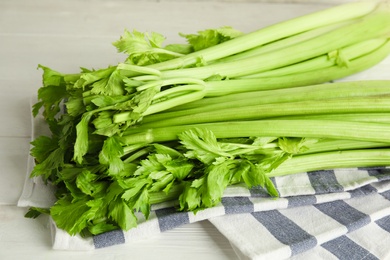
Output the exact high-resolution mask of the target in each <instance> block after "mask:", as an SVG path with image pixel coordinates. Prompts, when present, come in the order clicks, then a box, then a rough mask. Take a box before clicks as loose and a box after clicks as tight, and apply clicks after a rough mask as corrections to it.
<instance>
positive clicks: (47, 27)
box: [0, 0, 329, 260]
mask: <svg viewBox="0 0 390 260" xmlns="http://www.w3.org/2000/svg"><path fill="white" fill-rule="evenodd" d="M328 6H329V5H326V4H280V3H278V4H265V3H259V2H258V3H256V2H255V1H248V2H246V1H238V2H234V1H229V2H223V1H222V2H221V1H183V2H179V1H157V0H156V1H124V0H113V1H102V0H83V1H81V0H66V1H65V0H61V1H49V0H35V1H28V0H1V1H0V120H1V124H0V174H1V175H0V176H1V181H0V259H57V260H59V259H69V257H71V259H75V260H76V259H89V258H91V259H125V258H126V259H183V258H185V259H186V260H190V259H202V260H206V259H237V256H236V255H235V253H234V251H233V249H232V248H231V246H230V244H229V242H228V241H227V240H226V239H225V238H224V237H223V236H222V235H220V234H219V233H218V231H217V230H216V229H215V228H214V227H213V226H212V225H211V224H210V223H209V222H207V221H203V222H199V223H195V224H191V225H186V226H183V227H181V228H178V229H175V230H172V231H168V232H166V233H163V234H161V235H158V236H156V237H152V238H150V239H149V240H147V241H140V242H136V243H130V244H126V245H120V246H115V247H111V248H106V249H99V250H95V251H92V252H64V251H54V250H52V249H51V236H50V232H49V229H48V224H47V219H46V218H45V217H42V218H39V219H38V220H30V219H26V218H24V216H23V215H24V213H25V212H26V209H24V208H18V207H16V203H17V200H18V198H19V196H20V193H21V191H22V187H23V181H24V178H25V174H26V168H27V156H28V152H29V142H30V131H31V126H30V103H29V100H30V98H31V97H32V96H33V95H35V93H36V91H37V89H38V88H39V87H40V84H41V71H40V70H37V69H36V68H37V65H38V64H43V65H45V66H48V67H51V68H53V69H55V70H58V71H61V72H69V73H70V72H77V71H78V70H79V67H80V66H83V67H87V68H101V67H106V66H108V65H109V64H116V63H117V62H119V61H122V60H123V59H124V56H123V55H121V54H118V53H117V52H116V49H115V48H114V47H113V46H112V45H111V43H112V42H113V41H115V40H117V39H118V38H119V36H120V35H121V34H122V32H123V30H124V29H125V28H127V29H129V30H133V29H137V30H139V31H143V32H144V31H149V32H150V31H156V32H159V33H161V34H163V35H165V36H166V37H167V42H166V43H167V44H168V43H173V42H183V41H184V40H183V39H182V38H180V37H179V36H178V33H179V32H185V33H194V32H196V31H198V30H202V29H207V28H216V27H220V26H224V25H230V26H233V27H235V28H237V29H239V30H241V31H243V32H250V31H253V30H255V29H258V28H260V27H263V26H266V25H269V24H272V23H275V22H278V21H281V20H285V19H289V18H292V17H295V16H298V15H302V14H305V13H309V12H313V11H316V10H320V9H324V8H326V7H328Z"/></svg>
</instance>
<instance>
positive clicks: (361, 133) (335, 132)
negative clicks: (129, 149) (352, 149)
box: [121, 119, 390, 145]
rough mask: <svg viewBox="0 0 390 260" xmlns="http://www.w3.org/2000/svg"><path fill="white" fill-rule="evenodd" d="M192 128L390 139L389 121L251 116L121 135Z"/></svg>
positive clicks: (142, 139)
mask: <svg viewBox="0 0 390 260" xmlns="http://www.w3.org/2000/svg"><path fill="white" fill-rule="evenodd" d="M192 128H199V129H208V130H210V131H212V132H213V133H214V134H215V136H216V137H217V138H234V137H250V136H288V137H313V138H330V139H332V138H333V139H348V140H360V141H372V142H386V143H387V142H389V143H390V125H387V124H382V123H367V122H350V121H348V122H343V121H337V120H315V119H313V120H299V119H297V120H277V119H274V120H271V119H269V120H253V121H230V122H220V123H208V124H194V125H179V126H168V127H161V128H150V129H146V130H144V131H140V132H138V133H135V134H128V135H126V134H125V135H123V136H122V137H121V141H122V143H123V144H125V145H130V144H137V143H153V142H167V141H173V140H177V138H178V134H180V133H181V132H183V131H186V130H188V129H192Z"/></svg>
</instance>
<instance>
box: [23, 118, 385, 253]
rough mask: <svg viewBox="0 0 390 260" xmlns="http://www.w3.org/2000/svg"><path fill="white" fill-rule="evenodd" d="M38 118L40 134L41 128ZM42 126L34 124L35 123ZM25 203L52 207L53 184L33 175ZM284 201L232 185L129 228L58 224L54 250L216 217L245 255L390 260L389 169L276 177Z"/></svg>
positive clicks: (159, 209)
mask: <svg viewBox="0 0 390 260" xmlns="http://www.w3.org/2000/svg"><path fill="white" fill-rule="evenodd" d="M35 120H39V118H38V119H34V120H33V129H34V133H33V137H35V136H37V134H39V133H40V131H41V130H40V128H39V127H37V126H36V124H37V121H35ZM34 124H35V125H34ZM29 167H30V168H29V169H28V171H27V175H26V179H25V184H24V190H23V193H22V195H21V197H20V199H19V203H18V206H20V207H30V206H38V207H50V206H51V205H52V203H53V198H54V197H53V189H52V187H50V186H47V185H45V184H44V183H43V182H42V181H39V179H31V178H29V175H30V172H31V170H32V167H33V161H31V158H30V163H29ZM272 181H273V182H274V184H275V186H276V188H277V190H278V191H279V194H280V198H276V199H275V198H271V197H269V196H268V195H267V193H266V192H265V190H263V189H262V188H252V189H250V190H248V189H247V188H245V187H244V186H241V185H235V186H231V187H228V189H227V190H226V192H225V193H224V197H223V199H222V202H221V203H220V204H219V205H217V206H216V207H213V208H210V209H206V210H203V211H200V212H198V213H197V214H194V213H191V212H177V211H176V209H175V207H174V206H173V205H172V204H171V203H164V204H160V205H157V206H156V207H155V208H153V210H152V212H151V214H150V217H149V219H148V220H145V219H144V217H143V215H141V214H139V215H138V217H139V225H138V227H137V228H134V229H131V230H129V231H126V232H124V231H120V230H116V231H111V232H107V233H104V234H101V235H97V236H94V237H90V238H82V237H80V236H70V235H69V234H67V233H66V232H64V231H63V230H61V229H58V228H57V227H56V225H55V223H54V222H53V221H51V233H52V236H53V249H59V250H93V249H98V248H103V247H109V246H114V245H118V244H124V243H128V242H131V241H137V240H141V239H142V240H143V239H147V238H149V237H151V236H154V235H156V234H158V233H161V232H164V231H167V230H171V229H174V228H176V227H179V226H182V225H185V224H188V223H194V222H197V221H202V220H207V221H210V222H211V223H212V224H213V225H214V226H215V227H216V228H217V229H218V230H219V231H220V232H221V233H222V235H224V236H225V237H226V238H227V239H228V240H229V241H230V242H231V245H232V247H233V248H234V249H235V251H236V253H237V256H238V257H239V258H240V259H390V247H389V246H388V245H389V244H390V233H389V232H390V167H389V168H388V167H378V168H356V169H351V168H348V169H334V170H325V171H315V172H307V173H301V174H295V175H290V176H282V177H275V178H272Z"/></svg>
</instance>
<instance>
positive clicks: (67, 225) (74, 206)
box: [50, 196, 103, 235]
mask: <svg viewBox="0 0 390 260" xmlns="http://www.w3.org/2000/svg"><path fill="white" fill-rule="evenodd" d="M102 203H103V202H102V201H101V200H89V199H88V198H84V199H81V200H76V201H71V200H70V199H69V197H68V196H66V197H63V198H60V199H59V200H57V202H56V203H55V204H54V205H53V206H52V207H51V209H50V215H51V216H52V218H53V220H54V221H55V223H56V225H57V227H58V228H61V229H63V230H65V231H67V232H68V233H69V234H70V235H76V234H78V233H81V232H82V231H83V230H84V229H85V228H86V227H87V225H88V223H89V222H90V221H92V220H93V219H94V217H95V215H96V212H98V211H99V210H100V209H101V207H102Z"/></svg>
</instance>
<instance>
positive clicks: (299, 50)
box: [161, 6, 390, 79]
mask: <svg viewBox="0 0 390 260" xmlns="http://www.w3.org/2000/svg"><path fill="white" fill-rule="evenodd" d="M386 8H387V9H389V8H390V7H386V6H383V8H378V10H376V11H375V12H373V13H371V14H369V15H367V16H365V17H363V18H362V19H359V20H357V21H356V22H354V23H352V24H350V25H345V26H343V27H341V28H337V29H335V30H333V31H331V32H328V33H325V34H323V35H321V36H319V37H316V38H313V39H309V40H307V41H304V42H302V43H300V44H296V45H293V46H290V47H289V48H286V49H281V50H277V51H274V52H268V53H264V54H261V55H256V56H253V57H249V58H246V59H242V60H238V61H232V62H222V63H214V64H211V65H208V66H203V67H196V68H184V69H180V70H169V71H163V72H162V75H161V76H162V77H163V78H175V77H183V76H187V77H188V76H189V75H191V77H194V78H199V79H207V78H209V77H212V76H214V75H221V76H223V77H228V78H237V77H242V76H246V75H250V74H253V73H259V72H262V71H266V70H270V69H275V68H279V67H282V66H287V65H291V64H294V63H297V62H301V61H304V60H307V59H310V58H314V57H316V56H319V55H323V54H325V53H329V52H331V51H334V50H337V49H340V48H342V47H345V46H348V45H350V44H353V43H357V42H359V41H365V40H368V39H371V38H377V37H389V36H390V30H389V27H390V16H389V10H387V9H386ZM382 9H383V10H382ZM361 32H364V33H361ZM346 36H348V37H346ZM239 38H241V37H238V38H236V39H239ZM232 41H234V39H233V40H232ZM229 42H230V41H229ZM324 43H326V44H324Z"/></svg>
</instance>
